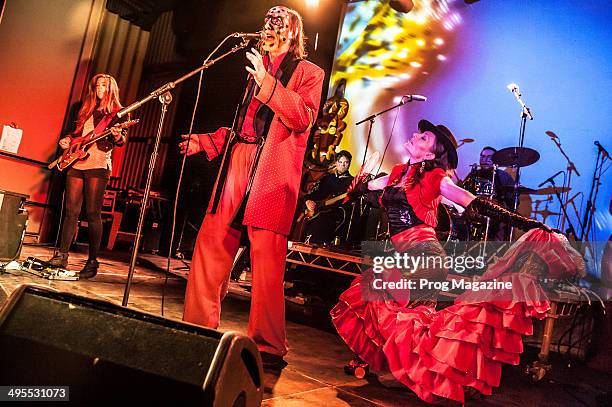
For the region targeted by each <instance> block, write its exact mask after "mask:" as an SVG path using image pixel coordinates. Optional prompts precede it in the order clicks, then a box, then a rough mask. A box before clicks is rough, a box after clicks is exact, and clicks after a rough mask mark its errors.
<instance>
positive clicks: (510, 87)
mask: <svg viewBox="0 0 612 407" xmlns="http://www.w3.org/2000/svg"><path fill="white" fill-rule="evenodd" d="M506 87H507V88H508V90H509V91H510V92H512V93H514V92H516V93H518V94H519V96H520V94H521V92H520V91H519V86H518V85H517V84H516V83H510V84H508V85H507V86H506Z"/></svg>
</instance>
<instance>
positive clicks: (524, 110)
mask: <svg viewBox="0 0 612 407" xmlns="http://www.w3.org/2000/svg"><path fill="white" fill-rule="evenodd" d="M512 93H514V96H515V97H516V100H517V101H518V102H519V105H521V127H520V130H519V148H522V147H523V144H524V143H525V128H526V126H527V118H529V120H533V115H532V114H531V110H529V108H528V107H527V105H526V104H525V102H523V100H522V99H521V94H520V92H519V91H518V88H515V89H514V90H512ZM520 182H521V167H519V166H518V165H517V166H516V179H515V180H514V205H513V207H512V210H513V212H516V210H517V208H518V204H519V185H520ZM513 233H514V227H511V228H510V240H512V235H513Z"/></svg>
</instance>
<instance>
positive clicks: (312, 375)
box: [0, 246, 612, 407]
mask: <svg viewBox="0 0 612 407" xmlns="http://www.w3.org/2000/svg"><path fill="white" fill-rule="evenodd" d="M51 254H52V253H51V249H49V248H46V247H40V246H25V247H24V249H23V252H22V256H21V259H22V260H24V259H26V258H27V257H28V256H35V257H39V258H43V259H46V258H49V257H50V256H51ZM85 259H86V255H84V254H79V253H71V256H70V263H69V267H68V268H69V269H74V270H79V269H80V268H81V267H82V265H83V264H84V262H85ZM100 261H101V267H100V271H99V273H98V275H97V276H96V277H95V278H93V279H91V280H83V281H56V280H46V279H43V278H40V277H38V276H36V275H33V274H30V273H27V272H24V271H15V270H10V271H9V272H7V273H5V274H0V288H2V289H3V290H4V291H5V292H6V293H7V294H10V293H11V292H12V291H13V290H14V289H15V288H16V287H17V286H18V285H19V284H29V283H35V284H39V285H44V286H49V287H53V288H55V289H58V290H61V291H66V292H70V293H75V294H79V295H83V296H87V297H92V298H97V299H103V300H107V301H111V302H114V303H118V304H120V303H121V300H122V298H123V291H124V288H125V282H126V276H127V271H128V261H129V254H128V253H117V252H114V253H105V254H103V256H101V258H100ZM165 263H166V260H165V258H162V257H159V256H154V255H146V254H143V255H141V256H139V261H138V264H137V267H136V272H135V275H134V279H133V283H132V288H131V293H130V301H129V307H132V308H134V309H138V310H143V311H147V312H150V313H154V314H161V293H162V286H163V284H164V280H165V277H166V274H165V273H164V271H163V269H164V268H165ZM182 266H183V264H182V263H181V262H180V261H177V260H173V261H172V264H171V271H172V274H169V275H168V281H167V286H166V288H165V293H166V297H165V306H164V312H163V315H164V316H165V317H167V318H173V319H180V318H181V315H182V310H183V296H184V291H185V282H186V280H185V276H186V271H185V270H183V269H182V268H181V267H182ZM232 292H233V294H232ZM232 292H230V294H231V295H229V296H228V297H227V299H226V300H225V301H224V303H223V310H222V316H221V326H220V330H222V331H225V330H236V331H240V332H243V333H246V326H247V321H248V310H249V303H248V297H246V296H243V295H237V294H239V293H238V292H237V291H236V290H232ZM303 308H304V307H302V306H298V305H296V304H288V307H287V316H288V321H287V334H288V338H289V344H290V353H289V354H288V356H287V357H286V361H287V362H288V365H287V367H286V368H285V369H283V370H282V371H281V372H280V373H277V374H273V373H266V375H265V395H264V403H263V405H264V406H325V407H334V406H421V405H423V406H424V405H426V404H425V403H423V402H421V401H420V400H419V399H418V398H417V397H416V396H415V395H414V394H413V393H411V392H410V391H408V390H407V389H405V388H402V387H400V386H399V385H397V384H396V382H395V381H394V380H393V379H392V376H391V375H390V374H389V373H387V374H383V375H382V376H380V377H379V378H376V377H368V378H367V380H366V379H357V378H355V377H351V376H347V375H345V374H344V372H343V366H344V364H345V362H346V361H348V360H349V359H350V358H351V357H352V354H351V352H350V351H349V349H348V348H347V347H346V345H345V344H344V343H343V342H342V340H341V339H340V338H339V337H338V336H337V335H336V334H334V332H333V330H331V329H330V328H329V327H330V323H329V318H328V317H327V314H326V313H319V314H317V313H314V314H313V313H311V312H304V311H303ZM536 353H537V349H534V348H528V349H527V351H526V354H525V355H524V359H525V360H528V361H531V360H533V359H534V358H535V354H536ZM555 359H559V358H558V357H557V355H553V363H555V362H554V360H555ZM522 368H523V365H521V366H504V373H503V377H502V385H501V387H500V388H499V389H497V390H495V392H494V395H493V396H490V397H487V398H484V399H480V400H474V401H468V403H467V404H468V405H478V406H502V405H503V406H521V407H525V406H531V405H538V406H558V405H564V406H572V405H576V406H579V405H589V406H596V405H597V403H598V402H597V401H596V398H597V396H599V395H601V394H602V393H604V392H605V391H611V390H612V377H611V375H610V374H609V373H601V372H599V371H595V370H593V369H589V368H587V367H586V366H584V365H581V364H579V363H575V364H573V365H572V367H571V368H568V367H567V364H566V363H565V364H564V363H561V362H560V361H558V362H556V363H555V367H554V369H553V371H552V372H551V373H550V374H549V375H548V376H547V377H545V379H544V380H542V381H541V382H539V383H537V384H533V383H531V382H530V381H529V379H528V378H527V377H525V376H524V375H523V374H522ZM608 405H609V404H608Z"/></svg>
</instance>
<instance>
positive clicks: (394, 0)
mask: <svg viewBox="0 0 612 407" xmlns="http://www.w3.org/2000/svg"><path fill="white" fill-rule="evenodd" d="M389 5H390V6H391V8H392V9H393V10H395V11H399V12H400V13H408V12H410V10H412V8H413V7H414V4H413V3H412V0H391V1H390V2H389Z"/></svg>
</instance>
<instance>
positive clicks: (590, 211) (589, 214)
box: [580, 141, 610, 241]
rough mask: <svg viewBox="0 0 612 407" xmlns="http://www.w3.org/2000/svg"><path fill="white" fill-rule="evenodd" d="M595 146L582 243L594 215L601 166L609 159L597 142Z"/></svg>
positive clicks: (589, 229) (586, 237) (587, 237)
mask: <svg viewBox="0 0 612 407" xmlns="http://www.w3.org/2000/svg"><path fill="white" fill-rule="evenodd" d="M595 145H596V146H597V159H596V160H595V171H594V173H593V181H592V182H591V192H590V193H589V200H588V201H587V204H586V209H585V211H584V219H583V221H582V230H581V231H580V240H582V241H586V240H589V233H590V232H591V226H592V223H593V215H594V214H595V203H596V201H597V194H598V193H599V186H600V185H601V182H600V181H599V180H600V179H601V175H602V173H603V164H604V162H605V161H606V158H609V157H610V156H609V155H608V151H606V149H605V148H604V147H603V146H602V145H601V144H599V142H598V141H596V142H595Z"/></svg>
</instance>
